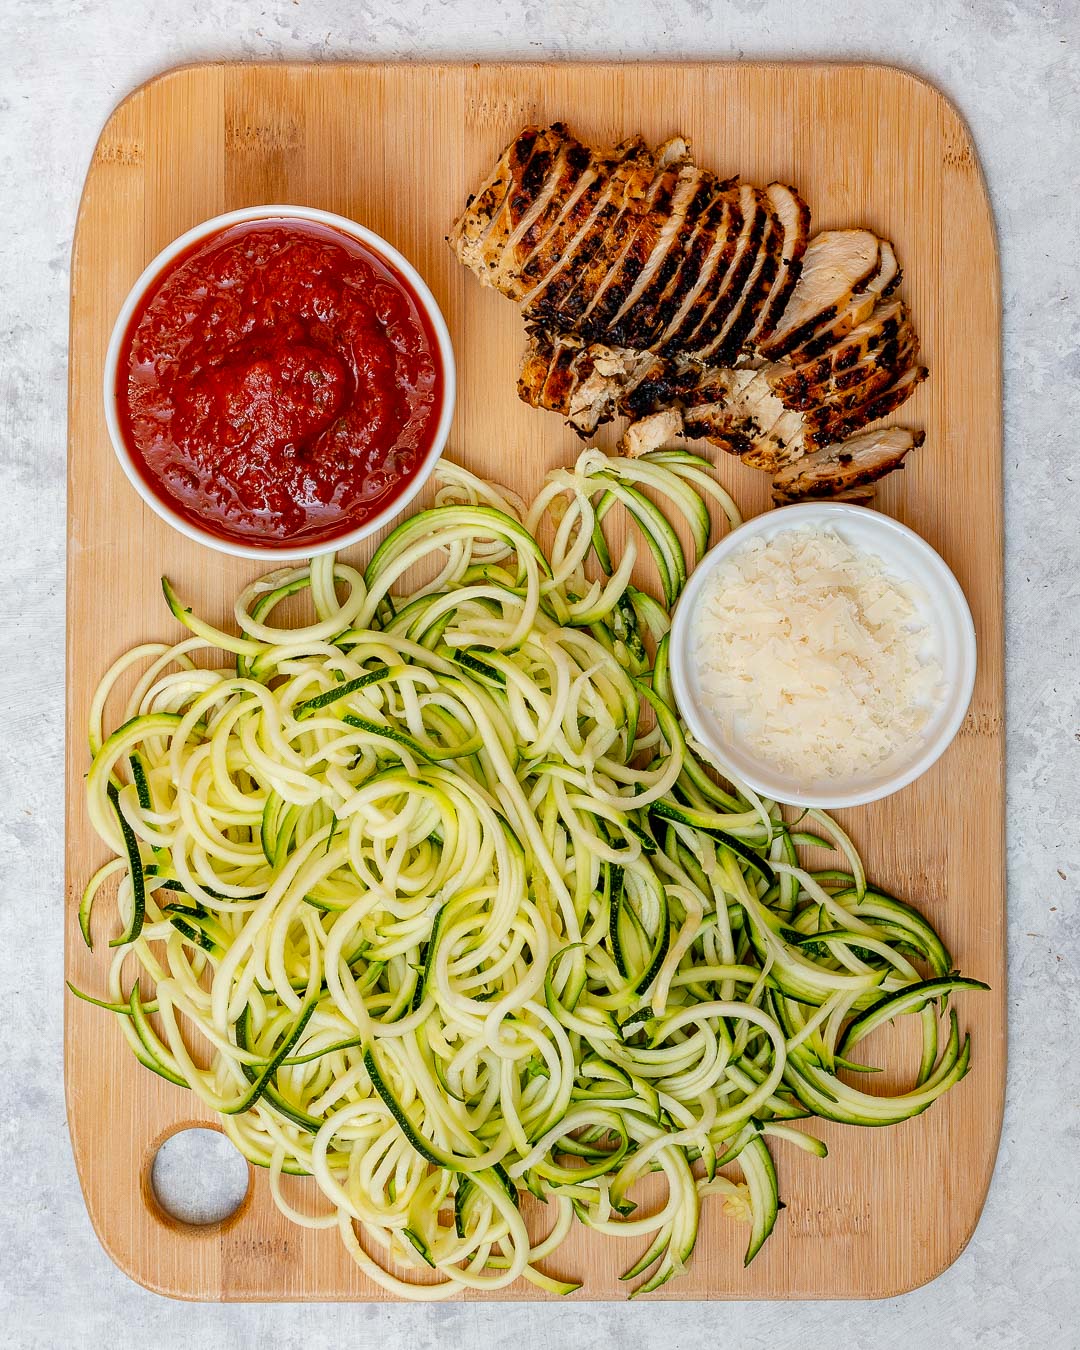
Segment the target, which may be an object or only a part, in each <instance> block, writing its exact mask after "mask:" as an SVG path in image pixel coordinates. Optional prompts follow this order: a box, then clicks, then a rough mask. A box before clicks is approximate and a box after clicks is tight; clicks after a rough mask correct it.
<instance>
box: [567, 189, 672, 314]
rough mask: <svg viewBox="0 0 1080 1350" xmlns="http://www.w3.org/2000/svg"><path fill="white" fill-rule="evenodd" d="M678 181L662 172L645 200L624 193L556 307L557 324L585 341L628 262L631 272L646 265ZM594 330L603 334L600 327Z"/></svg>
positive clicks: (646, 193) (646, 194) (647, 191)
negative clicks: (597, 307) (600, 302)
mask: <svg viewBox="0 0 1080 1350" xmlns="http://www.w3.org/2000/svg"><path fill="white" fill-rule="evenodd" d="M677 178H678V170H675V169H669V168H668V169H663V170H661V171H660V172H659V173H656V174H655V175H654V177H653V179H652V182H651V183H650V184H649V185H648V187H647V190H646V192H645V195H644V197H642V198H640V199H639V198H638V197H636V196H634V195H632V194H631V193H628V194H627V196H628V198H629V200H628V201H627V202H626V204H625V205H624V206H623V208H622V210H621V211H620V212H619V214H618V216H616V218H615V219H614V220H613V221H612V223H611V225H610V227H609V229H608V231H607V234H606V235H605V236H604V239H603V242H602V243H601V244H600V247H599V248H598V249H597V250H596V252H595V253H594V254H593V256H592V258H591V259H590V260H589V262H588V263H587V264H586V266H585V267H584V269H583V270H582V272H581V275H580V277H579V278H578V281H577V283H576V285H575V287H574V289H573V290H572V291H571V292H570V294H569V295H568V296H567V298H566V299H565V300H564V301H563V303H562V305H561V306H560V307H559V315H558V322H559V324H560V325H562V326H565V327H572V328H573V329H574V331H576V332H578V333H580V334H581V336H582V337H585V338H587V337H588V335H589V330H588V315H589V314H590V313H591V311H592V310H593V307H594V305H595V303H596V301H597V300H598V299H599V298H600V296H601V295H602V294H603V292H604V290H605V288H606V287H607V286H608V285H610V284H611V283H612V282H613V281H614V280H615V278H616V276H617V275H618V273H619V271H620V269H621V268H622V267H623V266H624V264H625V263H626V261H627V259H629V262H630V267H631V270H633V269H634V268H635V267H636V269H637V271H640V270H641V269H642V268H643V267H644V266H645V263H646V262H647V261H648V259H649V258H650V256H651V255H652V252H653V250H654V248H655V247H656V244H657V241H658V239H659V236H660V228H661V223H662V220H663V218H664V215H665V214H666V212H667V210H669V209H670V204H671V195H672V193H673V192H674V188H675V182H676V180H677ZM595 331H597V332H603V330H602V329H601V328H600V327H599V326H597V327H596V330H595ZM604 336H605V337H606V334H604Z"/></svg>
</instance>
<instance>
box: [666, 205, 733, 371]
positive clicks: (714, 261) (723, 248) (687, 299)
mask: <svg viewBox="0 0 1080 1350" xmlns="http://www.w3.org/2000/svg"><path fill="white" fill-rule="evenodd" d="M740 197H741V193H740V189H739V187H738V185H737V184H734V183H723V184H720V186H719V189H718V191H717V192H716V193H715V194H714V195H713V197H712V200H711V201H710V202H709V203H708V205H707V207H706V208H705V210H704V211H703V212H702V213H701V215H700V218H699V221H698V225H697V228H696V229H695V230H694V231H693V233H692V235H691V237H690V240H689V243H688V244H687V246H686V249H685V253H684V256H683V258H682V260H681V264H680V263H679V262H676V264H675V265H674V266H673V267H671V268H670V269H669V275H670V281H669V284H668V286H667V288H666V289H665V291H664V292H663V294H662V295H660V296H658V297H657V306H656V307H655V308H654V315H655V321H654V324H653V328H652V330H651V332H652V335H653V336H655V332H656V326H657V324H659V323H663V325H664V330H663V334H662V335H663V336H664V337H665V339H666V341H668V342H669V343H670V344H671V346H672V347H673V348H675V349H678V347H679V346H680V344H681V342H682V338H683V334H684V333H687V334H688V333H689V332H690V330H691V328H693V327H694V326H696V322H697V320H696V318H695V319H694V320H693V322H691V323H688V322H687V320H688V317H689V315H690V314H691V312H694V313H696V314H700V313H701V312H702V310H701V309H700V308H698V309H696V310H695V305H696V303H697V300H698V298H699V296H702V295H703V294H705V292H706V290H707V289H711V285H712V283H713V280H714V278H715V279H716V280H717V281H719V280H720V279H722V278H723V277H724V276H725V275H726V273H727V271H728V269H729V268H730V266H731V260H732V259H733V258H734V256H735V250H736V248H737V246H738V243H739V238H740V236H741V234H742V225H743V216H742V205H741V201H740ZM661 301H662V308H661V307H660V302H661Z"/></svg>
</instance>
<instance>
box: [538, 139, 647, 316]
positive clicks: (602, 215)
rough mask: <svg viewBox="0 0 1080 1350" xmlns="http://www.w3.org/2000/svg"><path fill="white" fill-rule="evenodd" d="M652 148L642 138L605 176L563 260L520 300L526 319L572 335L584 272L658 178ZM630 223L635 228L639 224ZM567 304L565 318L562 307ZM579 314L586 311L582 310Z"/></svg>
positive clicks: (636, 209)
mask: <svg viewBox="0 0 1080 1350" xmlns="http://www.w3.org/2000/svg"><path fill="white" fill-rule="evenodd" d="M654 168H655V165H654V162H653V158H652V155H651V154H650V153H649V148H648V146H647V145H646V144H645V142H644V141H642V140H641V139H640V138H638V140H637V141H636V143H635V144H634V145H633V146H631V147H630V148H629V149H628V150H627V152H626V154H625V155H624V156H623V158H622V159H621V160H620V162H619V164H618V167H617V168H615V169H614V171H613V172H612V173H610V174H608V175H607V178H606V179H605V181H604V185H603V188H602V189H601V191H600V193H599V195H598V197H597V199H596V201H595V203H594V206H593V210H592V212H591V213H590V215H589V217H588V219H587V220H586V222H585V224H584V225H583V226H582V228H581V229H580V230H579V232H578V233H577V235H576V236H575V237H574V239H573V240H572V241H571V242H570V244H569V246H568V248H567V250H566V251H565V252H564V254H563V256H562V257H561V258H560V260H559V261H558V262H557V263H555V265H554V266H553V267H551V268H550V270H549V271H548V272H547V274H546V275H545V276H544V277H543V279H542V280H541V281H540V282H539V283H538V284H537V285H536V286H535V287H534V288H533V289H532V290H531V291H530V292H528V293H527V294H526V295H525V296H523V297H522V300H521V312H522V314H524V315H525V317H526V319H530V320H533V321H539V322H541V323H547V324H550V325H551V326H554V327H557V328H560V329H572V327H573V318H574V317H575V314H576V313H577V312H579V309H578V305H577V304H576V303H575V304H570V303H568V300H569V297H570V296H571V294H572V293H573V292H574V291H575V290H576V288H577V286H578V282H579V281H580V280H581V279H582V275H583V272H584V269H585V268H586V267H587V266H588V264H589V262H590V261H591V260H592V258H593V256H594V255H595V254H597V253H598V251H599V250H600V249H601V248H603V247H604V246H605V244H606V242H607V240H608V234H609V231H610V229H611V227H612V226H613V225H614V224H616V222H617V221H618V220H619V219H620V217H621V215H622V213H623V211H624V209H626V208H629V209H630V210H632V211H633V212H634V214H635V215H636V214H637V213H638V211H639V209H640V208H639V207H635V206H634V205H633V204H634V203H636V202H640V200H641V198H643V197H644V195H645V193H646V191H647V190H648V186H649V183H650V182H651V181H652V178H653V172H654ZM632 223H634V224H636V223H637V222H636V220H635V221H633V222H632ZM564 303H566V314H565V315H563V313H562V307H563V305H564ZM580 308H582V309H583V308H584V305H583V304H582V305H581V306H580Z"/></svg>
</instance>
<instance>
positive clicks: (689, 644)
mask: <svg viewBox="0 0 1080 1350" xmlns="http://www.w3.org/2000/svg"><path fill="white" fill-rule="evenodd" d="M806 526H818V527H825V526H827V527H829V528H832V529H834V530H835V531H836V533H837V534H839V535H840V536H841V538H842V539H844V540H845V541H846V542H847V543H849V544H851V545H852V546H853V547H855V548H858V549H860V550H862V551H864V552H867V553H872V554H876V555H877V557H879V558H880V559H881V560H882V561H883V562H884V564H885V567H886V569H887V570H888V571H889V572H890V573H891V574H892V575H894V576H896V577H899V578H901V579H903V580H906V581H911V582H914V583H915V584H916V585H917V586H918V587H919V589H920V590H921V591H922V594H923V595H924V596H925V597H926V607H925V612H924V613H923V614H922V615H921V617H923V618H925V620H926V621H927V624H928V626H929V630H930V632H931V634H932V635H933V639H934V645H935V647H936V655H937V657H938V660H939V661H940V663H941V669H942V677H943V678H942V683H943V685H944V689H945V697H944V699H943V700H942V701H941V702H940V703H939V704H938V705H937V706H936V707H935V709H934V711H933V713H932V714H931V717H930V720H929V722H928V723H927V725H926V727H925V729H924V731H923V734H922V736H921V737H920V738H919V739H918V740H917V741H916V742H914V743H913V744H912V745H911V746H910V748H909V750H908V751H907V752H906V753H903V754H902V755H901V756H900V757H899V758H893V759H892V760H891V761H889V762H888V763H887V764H886V765H885V766H883V767H882V768H880V769H877V770H874V771H871V772H869V773H868V774H866V775H865V776H862V777H859V778H821V779H819V780H818V781H816V782H803V781H800V780H798V779H795V778H793V777H790V776H788V775H785V774H782V773H780V772H778V771H777V770H776V769H775V768H774V767H772V766H771V765H769V764H766V763H763V762H761V761H760V760H759V759H756V758H755V757H754V756H753V754H752V753H751V752H750V751H749V750H748V749H747V748H746V747H745V746H744V745H742V744H740V743H739V742H738V740H737V738H732V739H731V740H725V739H724V736H723V733H722V731H721V728H720V727H719V726H718V724H717V721H716V719H715V718H714V717H713V716H712V715H711V714H710V713H709V711H708V709H707V705H706V702H705V699H704V697H703V695H702V690H701V684H700V679H699V672H698V669H697V663H696V661H695V657H694V651H695V648H696V646H697V635H696V632H695V629H696V626H697V624H696V619H697V615H698V612H699V609H700V606H701V603H702V596H703V593H704V589H705V585H706V583H707V581H708V579H709V577H710V576H711V575H712V572H713V569H714V568H715V567H716V566H717V564H718V563H720V562H722V561H724V559H726V558H729V557H730V556H731V555H732V554H733V553H735V552H736V551H737V550H739V549H740V548H742V547H743V546H744V545H745V544H746V543H747V541H748V540H750V539H752V538H754V537H759V538H763V539H770V538H772V537H773V536H775V535H777V534H779V533H780V532H781V531H783V530H789V529H792V528H795V527H806ZM671 682H672V686H673V688H674V691H675V698H676V701H677V703H678V705H679V711H680V713H681V714H682V716H683V720H684V721H685V722H686V724H687V726H688V727H689V728H690V731H691V732H692V733H693V735H694V736H695V737H696V738H697V740H699V741H700V742H701V744H702V745H704V746H705V747H706V748H707V749H708V750H709V751H710V752H711V753H712V754H713V755H714V756H715V758H716V759H717V761H718V763H719V764H720V765H721V767H723V768H725V769H727V770H728V771H729V772H730V774H731V775H732V776H733V777H734V778H735V779H738V780H741V781H742V782H743V783H745V784H746V785H747V786H749V787H751V788H753V790H754V791H755V792H758V793H761V794H763V795H764V796H766V797H770V798H772V799H773V800H774V801H781V802H791V803H794V804H797V805H800V806H820V807H826V808H834V807H839V806H857V805H860V804H862V803H863V802H872V801H877V800H878V798H880V797H887V796H889V794H890V793H893V792H897V791H899V790H900V788H902V787H906V786H907V785H908V783H911V782H913V781H914V780H915V779H916V778H918V777H919V775H920V774H923V773H925V772H926V770H927V769H928V768H929V767H930V766H931V764H933V763H934V761H935V760H936V759H938V758H939V757H940V756H941V755H942V754H943V753H944V751H945V750H946V748H947V747H948V745H949V744H950V742H951V741H952V739H953V737H954V736H955V735H956V733H957V731H958V730H959V729H960V723H961V722H962V721H963V720H964V714H965V713H966V712H967V707H968V704H969V703H970V701H971V692H972V689H973V687H974V684H975V625H974V623H973V622H972V619H971V611H970V609H969V608H968V603H967V600H966V599H965V598H964V593H963V591H962V590H961V589H960V583H959V582H958V581H957V580H956V578H955V577H954V576H953V574H952V572H951V571H950V570H949V568H948V567H947V566H946V565H945V563H944V561H943V560H942V558H941V557H940V555H939V554H937V553H935V551H934V550H933V549H932V548H931V547H930V545H929V544H928V543H927V542H926V541H925V540H924V539H922V538H920V536H919V535H917V534H916V533H915V532H914V530H909V529H908V528H907V526H906V525H901V524H900V523H899V521H896V520H892V519H891V518H890V517H889V516H885V515H882V514H881V512H880V511H874V510H871V509H869V508H867V507H863V506H853V505H851V504H850V503H847V502H802V503H799V504H798V505H796V506H785V507H781V508H780V509H779V510H776V511H767V512H766V513H765V514H764V515H760V516H755V517H754V519H752V520H748V521H746V523H745V524H743V525H741V526H739V528H738V529H735V530H732V532H731V533H730V534H729V535H727V536H726V537H725V538H724V539H723V540H722V541H721V542H720V543H719V544H717V546H716V547H715V548H713V549H711V550H710V551H709V552H708V553H707V554H706V555H705V557H704V558H702V560H701V562H700V563H699V564H698V565H697V567H696V568H695V569H694V572H693V573H692V574H691V577H690V580H689V583H688V584H687V587H686V589H685V591H684V592H683V594H682V598H681V599H680V600H679V604H678V607H677V609H676V611H675V617H674V620H673V622H672V628H671Z"/></svg>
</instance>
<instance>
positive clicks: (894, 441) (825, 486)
mask: <svg viewBox="0 0 1080 1350" xmlns="http://www.w3.org/2000/svg"><path fill="white" fill-rule="evenodd" d="M923 438H924V433H923V432H921V431H918V432H913V431H908V430H907V428H905V427H882V428H879V429H878V430H876V431H864V432H862V433H860V434H859V435H857V436H854V437H851V438H849V439H848V440H846V441H842V442H840V443H838V444H834V445H829V446H826V447H825V448H824V449H822V450H818V451H816V452H815V453H814V454H812V455H806V456H805V457H804V458H803V459H800V460H799V461H797V462H796V463H794V464H791V465H788V466H787V467H786V468H783V469H781V470H780V472H779V473H778V474H777V475H776V477H775V478H774V479H773V485H772V486H773V500H774V501H775V502H776V503H777V504H778V505H783V504H785V503H787V502H794V501H801V500H805V499H807V498H815V497H837V496H841V495H845V496H846V495H848V494H851V493H853V492H857V491H858V490H860V489H865V488H867V487H868V486H869V485H870V484H872V483H876V482H877V481H878V479H880V478H884V476H885V475H886V474H887V473H892V472H893V470H894V469H899V468H901V467H902V466H903V462H904V459H905V457H906V456H907V455H908V454H909V453H910V452H911V451H912V450H914V449H916V448H917V447H918V446H920V445H922V443H923Z"/></svg>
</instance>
